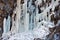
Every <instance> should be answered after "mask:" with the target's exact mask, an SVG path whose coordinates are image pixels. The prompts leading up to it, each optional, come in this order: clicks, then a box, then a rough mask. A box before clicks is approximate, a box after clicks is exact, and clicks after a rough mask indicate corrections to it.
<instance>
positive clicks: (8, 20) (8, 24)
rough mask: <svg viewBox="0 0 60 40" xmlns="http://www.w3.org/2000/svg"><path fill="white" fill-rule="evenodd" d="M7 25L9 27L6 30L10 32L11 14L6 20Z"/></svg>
mask: <svg viewBox="0 0 60 40" xmlns="http://www.w3.org/2000/svg"><path fill="white" fill-rule="evenodd" d="M6 27H7V29H6V32H9V30H10V16H8V19H7V21H6Z"/></svg>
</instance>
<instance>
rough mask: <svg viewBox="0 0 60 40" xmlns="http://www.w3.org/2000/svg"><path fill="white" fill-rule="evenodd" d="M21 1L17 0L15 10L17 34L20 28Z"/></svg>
mask: <svg viewBox="0 0 60 40" xmlns="http://www.w3.org/2000/svg"><path fill="white" fill-rule="evenodd" d="M20 1H21V0H17V9H16V12H17V13H16V30H17V32H19V27H20V13H21V4H20Z"/></svg>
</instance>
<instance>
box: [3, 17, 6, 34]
mask: <svg viewBox="0 0 60 40" xmlns="http://www.w3.org/2000/svg"><path fill="white" fill-rule="evenodd" d="M3 33H6V18H4V21H3Z"/></svg>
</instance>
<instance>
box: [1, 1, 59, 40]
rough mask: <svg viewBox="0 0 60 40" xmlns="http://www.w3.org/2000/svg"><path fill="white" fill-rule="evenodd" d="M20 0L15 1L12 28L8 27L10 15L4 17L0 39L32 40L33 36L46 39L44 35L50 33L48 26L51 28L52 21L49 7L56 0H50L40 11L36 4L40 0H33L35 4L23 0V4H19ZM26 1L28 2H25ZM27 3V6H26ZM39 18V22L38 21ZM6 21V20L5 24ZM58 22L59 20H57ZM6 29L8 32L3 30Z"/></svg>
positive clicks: (52, 25) (53, 5)
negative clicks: (49, 3)
mask: <svg viewBox="0 0 60 40" xmlns="http://www.w3.org/2000/svg"><path fill="white" fill-rule="evenodd" d="M20 1H21V0H18V1H17V7H16V9H15V10H14V14H13V15H15V14H16V18H15V19H16V20H15V21H14V17H13V16H12V18H13V19H12V28H11V31H9V29H10V17H9V16H8V19H7V20H6V19H5V18H4V33H3V35H2V38H3V39H2V40H34V38H40V39H46V36H47V35H49V34H50V30H49V28H53V27H54V26H55V25H54V22H51V21H50V20H51V17H50V16H51V15H52V14H54V13H53V12H52V14H50V13H48V17H47V12H49V10H50V8H53V9H52V10H54V7H55V6H56V5H58V1H59V0H57V1H55V2H54V1H52V3H51V5H50V6H49V7H48V6H47V7H46V8H44V7H43V8H41V9H42V12H41V13H39V12H38V7H37V6H38V5H39V4H40V3H41V0H37V1H35V3H37V2H38V3H37V4H35V5H32V4H31V3H32V0H24V3H23V4H20ZM27 1H28V2H27ZM27 5H28V7H27ZM39 20H40V22H39ZM6 21H8V24H9V25H7V26H8V27H9V28H7V26H6V24H5V23H6ZM58 23H59V22H58ZM6 28H7V29H6ZM5 31H8V32H5Z"/></svg>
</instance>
